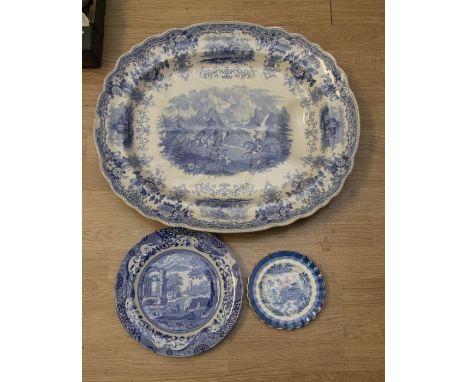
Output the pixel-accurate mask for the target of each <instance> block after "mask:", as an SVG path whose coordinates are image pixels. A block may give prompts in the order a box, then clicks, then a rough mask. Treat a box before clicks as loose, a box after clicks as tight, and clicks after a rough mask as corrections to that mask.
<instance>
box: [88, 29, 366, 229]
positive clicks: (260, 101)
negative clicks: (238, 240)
mask: <svg viewBox="0 0 468 382" xmlns="http://www.w3.org/2000/svg"><path fill="white" fill-rule="evenodd" d="M95 138H96V144H97V148H98V152H99V154H100V160H101V168H102V171H103V173H104V175H105V177H106V178H107V179H108V181H109V183H110V184H111V186H112V188H113V190H114V191H115V192H116V193H117V194H118V195H119V196H120V197H122V199H123V200H124V201H125V202H126V203H127V204H129V205H130V206H132V207H134V208H136V209H137V210H138V211H140V212H141V213H142V214H143V215H145V216H147V217H149V218H152V219H156V220H159V221H161V222H163V223H166V224H168V225H178V226H184V227H188V228H193V229H197V230H206V231H218V232H242V231H255V230H261V229H266V228H269V227H272V226H276V225H285V224H289V223H291V222H293V221H295V220H297V219H298V218H301V217H305V216H309V215H311V214H312V213H314V212H315V211H316V210H317V209H319V208H320V207H323V206H324V205H325V204H327V203H328V202H329V201H330V199H332V198H333V197H334V196H335V195H336V194H337V193H338V192H339V191H340V190H341V187H342V186H343V183H344V181H345V179H346V177H347V176H348V174H349V172H350V171H351V169H352V166H353V160H354V155H355V152H356V148H357V143H358V139H359V114H358V109H357V104H356V101H355V98H354V96H353V93H352V92H351V90H350V88H349V86H348V82H347V79H346V75H345V74H344V72H343V71H342V70H341V69H340V68H339V67H338V66H337V64H336V62H335V60H334V59H333V57H332V56H331V55H329V54H328V53H326V52H324V51H323V50H322V49H321V48H320V47H319V46H318V45H315V44H312V43H310V42H309V41H308V40H306V39H305V38H304V37H302V36H300V35H297V34H290V33H287V32H285V31H284V30H282V29H280V28H276V27H274V28H266V27H261V26H258V25H253V24H246V23H228V22H221V23H207V24H198V25H193V26H190V27H187V28H183V29H173V30H169V31H167V32H165V33H164V34H162V35H159V36H154V37H150V38H148V39H147V40H146V41H144V42H143V43H142V44H140V45H138V46H135V47H134V48H133V49H132V50H131V51H130V52H128V53H126V54H124V55H123V56H122V57H121V58H120V59H119V60H118V62H117V64H116V67H115V69H114V70H113V71H112V72H111V73H110V74H109V75H108V76H107V78H106V80H105V82H104V89H103V91H102V93H101V95H100V97H99V100H98V104H97V112H96V118H95Z"/></svg>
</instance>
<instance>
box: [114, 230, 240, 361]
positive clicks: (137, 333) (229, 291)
mask: <svg viewBox="0 0 468 382" xmlns="http://www.w3.org/2000/svg"><path fill="white" fill-rule="evenodd" d="M190 247H192V248H194V249H196V250H197V251H199V252H201V253H204V254H206V255H207V256H209V257H210V258H211V259H212V260H213V262H214V263H216V266H217V268H218V267H219V268H222V269H223V272H225V273H226V274H227V275H230V277H231V278H232V280H229V279H226V280H221V282H222V283H223V284H224V286H225V288H226V292H225V293H224V296H223V297H221V300H220V302H219V304H220V305H219V308H220V309H218V311H217V313H216V314H215V316H214V318H213V320H212V321H211V324H210V325H209V326H205V327H202V328H200V329H198V330H196V331H195V332H194V333H193V334H185V333H180V334H177V333H169V334H168V333H165V332H162V331H158V330H156V329H155V327H154V326H152V325H150V324H149V322H147V321H146V319H145V316H144V314H143V313H142V312H140V311H139V309H138V308H137V306H136V303H135V301H136V294H135V286H134V282H135V280H136V277H137V275H138V273H139V272H140V271H141V270H142V269H144V266H145V264H148V262H149V261H150V259H151V258H154V255H157V254H158V252H160V251H164V252H165V251H166V250H169V249H174V248H190ZM228 257H229V259H227V258H228ZM226 260H229V261H226ZM229 263H230V264H229ZM233 280H234V282H233ZM242 296H243V283H242V277H241V273H240V268H239V264H238V263H237V261H236V260H235V258H234V257H233V256H232V253H231V252H230V251H229V249H228V248H227V247H226V245H225V244H224V243H223V242H222V241H220V240H219V239H217V238H216V237H215V236H213V235H211V234H209V233H204V232H196V231H192V230H189V229H186V228H181V227H179V228H177V227H170V228H164V229H162V230H159V231H156V232H154V233H152V234H150V235H147V236H145V237H144V238H143V239H142V240H141V241H140V242H139V243H137V244H136V245H135V246H134V247H133V248H132V249H130V251H129V252H128V253H127V255H126V256H125V258H124V260H123V261H122V264H121V266H120V268H119V270H118V272H117V277H116V283H115V298H116V310H117V314H118V317H119V319H120V321H121V323H122V325H123V326H124V328H125V330H126V331H127V332H128V334H129V335H130V336H131V337H133V338H134V339H135V340H137V341H138V342H139V343H140V344H141V345H143V346H144V347H145V348H147V349H149V350H151V351H153V352H155V353H159V354H162V355H166V356H172V357H188V356H192V355H197V354H200V353H203V352H205V351H208V350H210V349H211V348H213V347H214V346H216V345H217V344H218V343H219V342H220V341H222V340H223V339H224V337H226V336H227V335H228V333H229V332H230V331H231V329H232V328H233V327H234V325H235V324H236V322H237V319H238V317H239V314H240V310H241V308H242Z"/></svg>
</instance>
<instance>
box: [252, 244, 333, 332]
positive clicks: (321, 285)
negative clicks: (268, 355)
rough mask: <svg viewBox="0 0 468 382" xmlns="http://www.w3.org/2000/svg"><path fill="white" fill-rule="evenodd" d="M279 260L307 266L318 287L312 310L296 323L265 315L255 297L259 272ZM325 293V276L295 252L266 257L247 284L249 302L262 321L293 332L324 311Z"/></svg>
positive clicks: (295, 321) (256, 266)
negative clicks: (268, 264) (294, 261)
mask: <svg viewBox="0 0 468 382" xmlns="http://www.w3.org/2000/svg"><path fill="white" fill-rule="evenodd" d="M278 258H290V259H292V260H296V261H299V262H301V263H303V264H305V265H306V266H307V268H309V269H310V271H311V273H312V275H313V276H314V279H315V282H316V285H317V294H316V297H315V302H314V304H313V305H312V308H311V309H310V310H309V311H308V312H306V313H304V315H303V316H302V317H301V318H298V319H296V320H294V321H289V322H285V321H280V320H275V319H273V318H271V317H270V316H268V315H267V314H265V312H263V310H262V309H261V308H260V307H259V305H258V303H257V301H256V298H255V297H254V296H255V293H254V288H255V286H256V280H255V277H256V276H257V275H258V272H259V271H260V270H261V269H262V268H263V267H264V266H265V265H266V264H267V263H269V262H272V261H273V260H275V259H278ZM325 293H326V289H325V280H324V279H323V275H322V273H321V272H320V270H319V268H318V267H317V265H316V264H315V263H314V262H313V261H312V260H311V259H309V258H308V257H307V256H305V255H303V254H301V253H299V252H294V251H278V252H274V253H271V254H269V255H267V256H265V257H264V258H263V259H261V260H260V261H259V262H258V263H257V264H256V265H255V267H254V269H253V270H252V272H251V274H250V275H249V279H248V282H247V300H248V301H249V305H250V307H251V308H252V310H253V311H254V313H255V314H256V315H257V317H258V318H259V319H260V320H261V321H263V322H264V323H265V324H267V325H268V326H271V327H272V328H275V329H286V330H292V329H298V328H300V327H302V326H305V325H307V324H309V322H310V321H312V320H314V319H315V318H316V317H317V314H318V313H319V312H320V311H321V310H322V305H323V303H324V301H325Z"/></svg>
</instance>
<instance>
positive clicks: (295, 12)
mask: <svg viewBox="0 0 468 382" xmlns="http://www.w3.org/2000/svg"><path fill="white" fill-rule="evenodd" d="M219 20H239V21H248V22H253V23H259V24H264V25H267V26H273V25H275V26H281V27H283V28H285V29H286V30H287V31H289V32H297V33H301V34H303V35H304V36H306V37H307V38H308V39H310V40H311V41H313V42H316V43H318V44H319V45H321V46H322V47H323V48H324V49H325V50H327V51H328V52H330V53H332V54H333V55H334V56H335V58H336V59H337V61H338V64H339V65H340V66H341V67H342V68H343V69H344V70H345V72H346V73H347V74H348V77H349V81H350V84H351V87H352V89H353V91H354V92H355V95H356V98H357V101H358V104H359V109H360V114H361V140H360V144H359V149H358V153H357V157H356V163H355V168H354V171H353V173H352V174H351V176H350V177H349V179H348V181H347V182H346V184H345V186H344V188H343V190H342V192H341V193H340V194H339V195H338V196H337V197H336V198H335V199H334V200H333V201H332V202H331V203H330V204H329V206H328V207H326V208H324V209H322V210H321V211H319V212H318V213H316V214H315V215H314V216H312V217H310V218H307V219H303V220H300V221H298V222H296V223H294V224H292V225H290V226H287V227H282V228H275V229H270V230H267V231H263V232H259V233H249V234H225V235H219V237H220V238H221V239H222V240H224V241H225V242H226V243H227V245H228V246H229V247H230V248H231V249H232V250H233V251H234V252H235V255H236V257H237V259H238V260H239V262H240V264H241V268H242V271H243V275H244V278H247V276H248V274H249V271H250V270H251V269H252V267H253V266H254V264H255V263H256V262H257V261H258V260H259V259H260V258H261V257H263V256H264V255H265V254H267V253H268V252H270V251H275V250H278V249H292V250H298V251H301V252H303V253H305V254H307V255H309V256H310V257H312V258H313V259H314V260H315V262H316V263H317V264H318V265H319V267H320V268H321V270H322V271H323V273H324V276H325V278H326V283H327V298H326V303H325V306H324V309H323V311H322V312H321V313H320V315H319V317H318V319H317V320H316V321H314V322H313V323H312V324H311V325H309V326H307V327H305V328H302V329H300V330H297V331H293V332H285V331H279V330H275V329H272V328H269V327H267V326H266V325H264V324H263V323H261V322H260V321H259V320H258V319H257V318H256V317H255V316H254V313H253V312H252V310H251V309H250V308H249V307H248V306H247V305H244V307H243V309H242V312H241V315H240V317H239V321H238V323H237V325H236V327H235V328H234V329H233V331H232V332H231V334H230V335H229V336H228V337H227V338H226V339H225V340H224V341H223V342H222V343H220V344H219V345H218V346H217V347H216V348H215V349H213V350H212V351H209V352H207V353H205V354H202V355H200V356H198V357H191V358H186V359H172V358H167V357H163V356H159V355H155V354H153V353H151V352H149V351H148V350H146V349H144V348H143V347H141V346H140V345H139V344H138V343H137V342H136V341H135V340H133V339H132V338H130V337H129V336H128V334H127V333H126V332H125V330H124V329H123V327H122V326H121V324H120V322H119V320H118V318H117V315H116V313H115V307H114V277H115V274H116V271H117V268H118V266H119V264H120V262H121V261H122V258H123V256H124V255H125V253H126V251H127V250H128V249H129V248H130V247H131V246H132V245H133V244H135V243H136V242H137V241H139V240H140V239H141V238H142V237H143V236H144V235H146V234H148V233H149V232H152V231H154V230H155V229H159V228H162V227H163V225H162V224H160V223H157V222H154V221H151V220H149V219H146V218H145V217H143V216H142V215H140V214H139V213H138V212H136V211H135V210H133V209H132V208H130V207H128V206H127V205H125V203H124V202H123V201H122V200H120V199H119V198H118V197H117V196H115V195H114V194H113V193H112V191H111V190H110V188H109V186H108V184H107V182H106V180H105V179H104V177H103V176H102V174H101V172H100V170H99V166H98V160H97V154H96V149H95V147H94V142H93V113H94V108H95V104H96V99H97V96H98V94H99V92H100V89H101V86H102V82H103V79H104V77H105V75H106V74H107V73H108V72H109V71H110V70H111V69H112V68H113V66H114V64H115V62H116V60H117V58H118V57H119V56H120V55H121V54H123V53H125V52H126V51H127V50H129V49H130V48H131V46H132V45H134V44H136V43H139V42H141V41H142V40H143V39H145V38H146V37H148V36H149V35H152V34H159V33H161V32H163V31H164V30H166V29H168V28H173V27H178V26H186V25H189V24H193V23H198V22H203V21H219ZM103 60H104V62H103V66H102V68H100V69H97V70H84V71H83V248H84V251H83V380H84V381H100V382H106V381H113V382H116V381H382V380H384V372H383V370H384V1H383V0H310V1H304V0H289V1H284V0H281V1H279V0H270V1H246V0H238V1H234V0H232V1H221V0H206V1H195V0H171V1H161V0H157V1H155V0H139V1H137V0H125V1H117V0H108V1H107V14H106V30H105V41H104V58H103Z"/></svg>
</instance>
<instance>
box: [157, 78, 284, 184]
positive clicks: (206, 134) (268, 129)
mask: <svg viewBox="0 0 468 382" xmlns="http://www.w3.org/2000/svg"><path fill="white" fill-rule="evenodd" d="M280 102H281V98H280V97H277V96H274V95H271V94H270V93H269V92H268V91H266V90H263V89H250V88H247V87H246V86H234V87H229V88H219V87H211V88H208V89H202V90H192V91H190V92H189V93H188V94H186V95H185V94H184V95H179V96H176V97H174V98H172V99H170V100H169V105H168V106H167V107H166V108H165V109H164V111H163V113H162V114H161V117H160V120H159V124H160V131H161V141H160V142H161V143H160V145H161V148H162V152H163V154H164V156H165V157H166V158H167V159H168V160H169V161H170V162H171V163H173V164H174V165H176V166H177V167H178V168H180V169H182V170H184V171H185V172H186V173H188V174H205V175H215V176H216V175H219V176H221V175H234V174H237V173H239V172H242V171H249V172H259V171H264V170H266V169H269V168H272V167H275V166H277V165H279V164H280V163H282V162H284V161H285V160H286V159H287V158H288V156H289V153H290V149H291V137H290V136H291V129H290V126H289V123H290V115H289V113H288V111H287V110H286V108H285V107H284V106H283V107H281V108H280V107H279V106H278V105H279V104H280Z"/></svg>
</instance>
